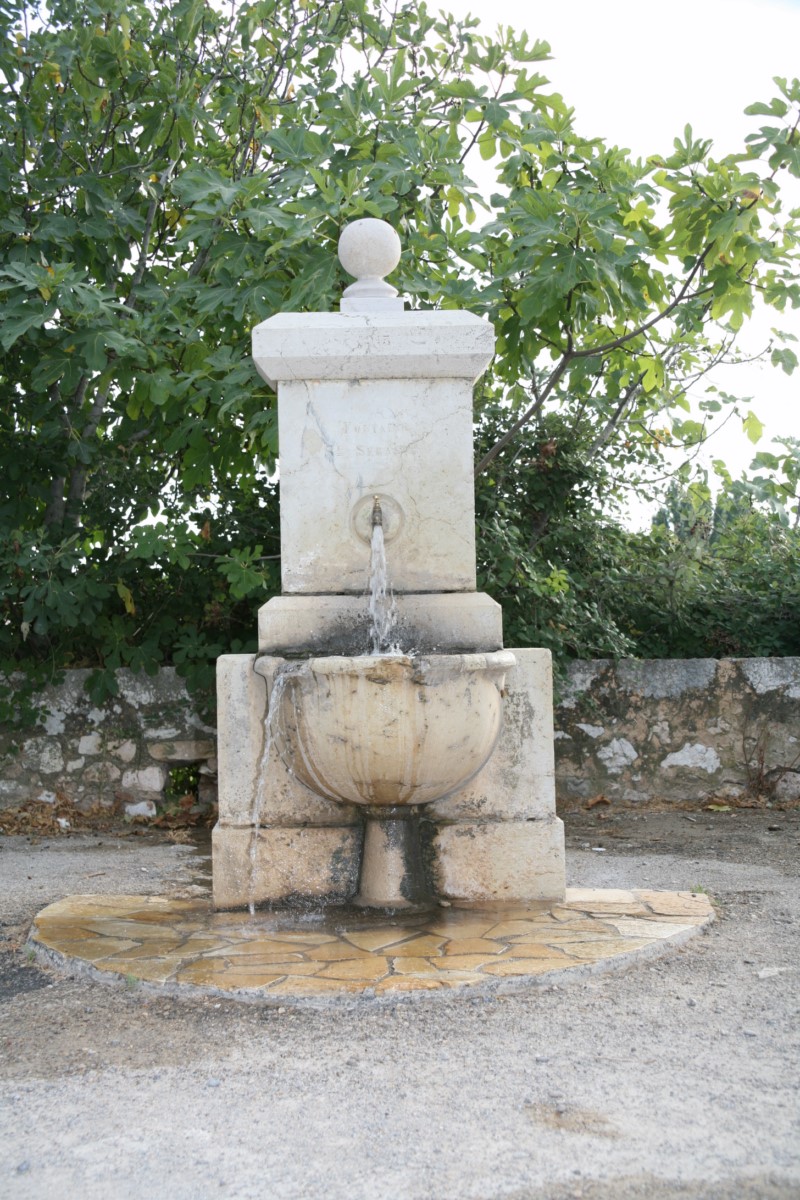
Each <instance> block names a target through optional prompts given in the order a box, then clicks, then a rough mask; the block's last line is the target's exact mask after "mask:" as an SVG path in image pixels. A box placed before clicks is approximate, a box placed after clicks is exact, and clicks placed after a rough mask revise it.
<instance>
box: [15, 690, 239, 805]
mask: <svg viewBox="0 0 800 1200" xmlns="http://www.w3.org/2000/svg"><path fill="white" fill-rule="evenodd" d="M88 675H89V671H77V670H75V671H65V672H64V675H63V682H61V683H59V684H52V685H50V686H48V687H46V688H45V689H44V691H43V692H42V695H41V697H40V705H41V710H42V714H43V721H42V722H41V723H40V724H39V725H37V726H36V727H34V728H32V729H26V730H23V731H21V732H20V731H16V730H15V731H11V730H9V729H7V728H2V727H0V808H11V807H16V806H17V805H19V804H21V803H24V802H25V801H28V800H43V801H46V802H49V803H55V802H56V801H57V800H58V801H62V800H66V801H69V802H71V803H73V804H75V805H76V806H77V807H79V808H84V809H86V808H90V807H93V806H94V805H97V804H104V805H108V806H109V807H111V806H114V805H116V806H117V807H118V808H120V809H123V808H124V809H125V810H126V811H127V812H128V813H129V814H130V815H134V816H136V815H141V816H148V815H150V816H153V815H155V804H156V803H157V802H158V800H159V799H161V797H162V796H163V794H164V789H165V787H166V786H167V783H168V777H169V772H170V770H171V769H172V768H173V767H176V766H183V765H187V764H190V763H199V764H200V769H201V771H202V772H204V773H205V774H206V776H207V777H208V778H209V780H211V779H213V777H214V774H215V769H216V768H215V763H214V755H215V752H216V746H215V737H216V732H215V730H214V729H213V728H212V727H211V726H209V725H206V724H204V722H203V721H202V720H201V719H200V717H199V716H198V715H197V713H196V712H195V711H194V706H193V705H192V703H191V701H190V699H189V696H188V694H187V692H186V688H185V686H184V683H183V680H182V679H181V678H180V677H179V676H178V675H177V674H176V673H175V670H174V668H170V667H167V668H164V669H162V670H160V671H159V672H158V673H157V674H156V675H152V676H149V675H139V674H134V672H132V671H128V670H119V671H117V672H116V680H117V685H118V694H117V695H116V696H114V697H113V698H111V699H109V700H107V701H105V702H104V703H103V704H99V705H97V704H94V703H93V701H92V700H91V699H90V697H89V695H88V693H87V692H86V690H85V687H84V684H85V681H86V678H87V677H88Z"/></svg>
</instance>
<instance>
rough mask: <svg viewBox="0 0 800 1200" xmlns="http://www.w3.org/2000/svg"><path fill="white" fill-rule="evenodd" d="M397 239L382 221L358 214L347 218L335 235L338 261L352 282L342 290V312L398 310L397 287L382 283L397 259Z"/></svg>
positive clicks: (396, 262) (400, 303) (398, 256)
mask: <svg viewBox="0 0 800 1200" xmlns="http://www.w3.org/2000/svg"><path fill="white" fill-rule="evenodd" d="M400 252H401V245H400V238H399V237H398V236H397V233H396V232H395V230H394V229H392V227H391V225H389V224H387V222H386V221H379V220H377V218H375V217H362V218H361V220H359V221H351V222H350V224H349V225H346V226H345V228H344V229H343V230H342V234H341V237H340V238H339V262H340V263H341V264H342V266H343V267H344V269H345V271H347V273H348V275H354V276H355V279H356V282H355V283H352V284H351V285H350V287H349V288H347V289H346V290H345V293H344V296H343V298H342V304H341V310H342V312H370V311H374V310H376V309H379V310H380V309H383V310H386V309H391V310H397V309H400V310H402V308H403V301H402V300H398V299H397V298H396V297H397V288H394V287H392V285H391V284H390V283H385V282H384V276H385V275H389V274H390V273H391V272H392V271H393V270H394V269H395V267H396V266H397V264H398V263H399V261H400Z"/></svg>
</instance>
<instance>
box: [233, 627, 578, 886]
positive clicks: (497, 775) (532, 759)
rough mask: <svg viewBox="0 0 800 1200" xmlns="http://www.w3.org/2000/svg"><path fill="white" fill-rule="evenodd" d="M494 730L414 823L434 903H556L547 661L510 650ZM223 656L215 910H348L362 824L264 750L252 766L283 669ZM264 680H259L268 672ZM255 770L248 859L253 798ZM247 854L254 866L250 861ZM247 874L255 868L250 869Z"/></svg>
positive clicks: (558, 858) (559, 876) (545, 656)
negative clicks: (473, 760) (470, 767)
mask: <svg viewBox="0 0 800 1200" xmlns="http://www.w3.org/2000/svg"><path fill="white" fill-rule="evenodd" d="M512 652H513V654H514V656H515V658H516V665H515V666H514V667H513V668H512V669H511V670H509V672H508V674H507V676H506V685H505V690H506V695H505V699H504V703H503V728H502V731H501V734H500V740H499V742H498V744H497V747H496V749H495V750H494V753H493V754H492V756H491V758H490V759H489V761H488V762H487V763H486V765H485V767H483V769H482V770H481V771H479V772H478V774H477V775H475V776H474V778H472V779H471V780H470V781H469V782H468V783H467V784H465V785H464V786H463V787H461V788H460V789H459V790H458V791H457V792H455V793H453V794H452V795H450V796H448V797H446V798H444V799H442V800H438V801H436V802H435V803H432V804H428V805H426V806H425V808H424V809H423V810H422V818H421V821H420V827H421V835H422V845H423V855H424V860H425V864H426V868H427V870H428V872H429V877H430V882H431V887H432V891H433V894H434V895H435V896H437V897H440V898H442V899H447V900H454V901H465V902H471V903H480V902H489V903H494V902H498V901H502V902H510V901H545V900H552V901H557V900H560V899H561V898H563V895H564V886H565V881H564V835H563V826H562V823H561V821H560V820H559V819H558V818H557V817H556V815H555V768H554V761H553V740H552V737H553V735H552V728H553V725H552V700H551V697H552V675H551V660H550V654H549V652H548V651H546V650H531V649H513V650H512ZM255 660H256V656H255V655H247V654H243V655H224V656H223V657H222V658H220V659H219V664H218V675H217V684H218V687H217V695H218V728H219V749H218V754H219V823H218V825H217V827H216V829H215V830H214V839H213V858H214V869H213V874H214V903H215V905H216V907H217V908H220V909H233V908H244V907H246V906H247V905H248V904H249V903H250V901H251V899H252V901H253V902H254V903H256V904H260V905H268V904H274V903H285V902H286V901H287V900H289V899H292V900H298V901H302V900H303V899H304V898H307V899H309V900H315V901H325V902H326V903H336V902H340V901H341V900H343V899H348V900H352V899H353V897H354V896H355V893H356V890H357V883H358V873H359V863H360V859H361V853H362V843H363V837H364V832H363V831H364V824H363V821H364V814H363V812H361V811H359V809H358V808H357V807H356V806H355V805H348V804H340V803H334V802H333V801H331V800H327V799H325V798H324V797H322V796H317V795H315V794H314V793H313V792H311V791H309V789H308V788H306V787H305V786H304V785H303V784H301V783H299V782H298V780H297V779H295V778H294V776H293V775H292V774H291V772H290V771H288V770H287V768H286V766H285V765H284V763H283V761H282V760H281V758H280V756H279V755H278V753H277V751H276V750H275V749H274V748H273V750H272V751H271V753H270V756H269V759H268V762H267V763H266V764H263V763H262V762H261V756H262V744H263V723H264V714H265V712H266V711H267V704H268V699H269V691H270V689H271V686H272V680H273V679H274V675H275V672H276V671H277V670H278V668H279V667H280V666H281V665H282V664H283V662H284V661H285V660H283V659H280V658H274V659H271V660H268V661H267V662H265V659H264V657H263V656H261V658H260V661H259V670H260V671H265V673H266V678H265V677H264V674H261V673H259V674H257V673H256V672H255V671H254V666H255ZM265 669H266V670H265ZM260 770H263V772H264V780H263V782H262V800H263V803H262V805H261V815H260V821H259V830H258V835H257V838H256V839H255V848H253V842H254V837H253V825H252V812H253V797H254V795H255V790H256V787H257V786H258V776H259V771H260ZM251 854H252V859H251ZM251 864H252V865H251Z"/></svg>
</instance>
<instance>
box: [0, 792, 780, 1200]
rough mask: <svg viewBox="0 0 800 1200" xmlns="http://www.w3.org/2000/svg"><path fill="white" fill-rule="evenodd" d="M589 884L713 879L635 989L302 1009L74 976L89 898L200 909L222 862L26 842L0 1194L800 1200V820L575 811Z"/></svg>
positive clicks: (81, 842) (3, 848)
mask: <svg viewBox="0 0 800 1200" xmlns="http://www.w3.org/2000/svg"><path fill="white" fill-rule="evenodd" d="M567 831H568V847H569V849H568V870H569V876H570V880H569V881H570V883H572V884H581V885H585V886H591V887H637V886H638V887H654V888H665V889H690V888H691V889H697V888H701V887H702V888H705V889H706V890H707V891H708V892H709V893H711V895H712V897H713V898H714V900H715V902H716V904H717V906H718V913H719V920H718V921H717V922H716V923H715V924H714V925H713V926H712V927H711V928H710V930H709V931H708V932H707V933H705V934H704V935H700V936H698V937H697V938H695V939H694V940H692V941H691V942H689V943H688V944H687V945H686V946H685V947H683V948H682V949H679V950H674V951H673V952H672V953H671V954H669V955H668V956H667V957H665V958H663V959H659V960H657V961H655V962H643V963H640V964H638V965H636V966H633V967H632V968H630V969H628V970H627V971H626V972H624V973H622V974H613V975H607V976H601V977H594V978H591V979H588V980H584V981H583V982H576V983H575V984H570V985H562V986H560V987H558V988H556V987H552V988H545V989H542V988H538V989H536V990H535V991H531V992H530V993H529V994H521V995H510V996H504V997H497V998H495V999H492V1000H491V1001H484V1000H464V999H461V1000H459V999H458V998H457V997H455V998H454V997H449V998H441V997H436V998H435V999H433V998H431V999H428V1000H426V999H422V1000H417V1001H416V1002H415V1003H413V1004H408V1003H397V1004H395V1005H392V1006H383V1007H380V1006H376V1005H370V1004H365V1005H363V1006H359V1007H358V1008H357V1009H355V1010H350V1011H342V1010H341V1009H340V1010H331V1011H325V1010H323V1011H309V1010H304V1011H289V1010H287V1011H285V1012H282V1011H281V1010H280V1009H278V1010H275V1009H274V1008H267V1007H266V1006H262V1005H259V1004H237V1003H236V1002H233V1001H228V1000H216V999H204V1000H193V1001H188V1000H183V999H168V998H166V997H163V998H162V997H158V996H155V997H154V996H153V995H152V994H149V993H146V992H145V991H144V990H142V989H139V988H136V987H132V988H127V987H111V986H108V985H104V984H100V983H96V982H93V981H92V980H90V979H79V980H71V979H64V978H59V977H58V976H56V975H54V974H48V973H47V972H44V971H42V970H40V969H39V968H38V967H36V966H34V965H32V964H31V963H29V962H28V961H27V959H26V955H25V953H24V950H21V949H20V948H19V947H21V946H22V943H23V941H24V937H25V935H26V934H27V929H28V926H29V925H30V922H31V919H32V918H33V916H34V914H35V912H36V911H37V910H38V909H39V908H42V907H43V906H44V905H45V904H47V903H50V902H51V901H53V900H55V899H58V898H59V897H61V896H64V895H67V894H76V893H80V892H120V893H122V892H124V893H131V892H137V893H145V894H162V895H163V894H169V895H190V894H196V890H197V889H198V888H204V887H205V886H206V885H207V872H208V863H207V859H206V858H205V857H204V850H203V848H202V847H201V848H200V849H199V850H196V849H195V848H193V847H190V846H183V845H178V846H176V845H170V844H168V843H165V842H163V841H158V840H155V839H153V838H149V837H140V838H135V837H127V838H115V837H112V836H108V835H103V836H98V837H89V836H82V837H69V838H64V839H58V840H56V839H50V840H46V839H44V840H41V841H39V842H38V843H37V842H32V841H29V840H27V839H25V838H21V837H17V838H6V839H0V923H1V924H2V928H0V937H4V938H5V942H4V943H1V944H0V1098H1V1100H2V1104H1V1106H0V1196H4V1197H5V1196H8V1197H14V1198H16V1197H20V1198H23V1197H24V1198H27V1197H31V1198H37V1200H38V1198H42V1197H58V1198H59V1200H62V1198H65V1197H66V1198H71V1197H76V1198H77V1197H80V1198H81V1200H84V1198H85V1200H95V1198H97V1200H117V1198H127V1197H131V1198H133V1197H136V1200H150V1198H154V1200H156V1198H157V1200H160V1198H161V1197H164V1198H168V1200H205V1198H206V1197H226V1198H227V1197H232V1198H236V1200H239V1198H242V1200H245V1198H250V1197H252V1198H253V1200H265V1198H268V1200H293V1198H295V1197H296V1198H305V1197H311V1198H316V1197H325V1198H326V1200H328V1198H330V1200H338V1198H339V1197H341V1198H342V1200H345V1198H346V1200H383V1198H384V1197H398V1198H400V1200H500V1198H501V1197H503V1198H507V1200H572V1198H575V1200H577V1198H582V1200H628V1198H633V1197H646V1198H647V1200H667V1198H669V1200H678V1198H680V1200H684V1198H685V1200H757V1198H758V1200H761V1198H763V1200H773V1198H775V1200H778V1198H780V1200H784V1198H789V1197H793V1198H797V1197H800V1090H799V1089H800V1077H799V1075H798V1069H797V1068H798V1060H799V1059H800V1055H798V1046H799V1045H800V1022H798V1012H799V1011H800V990H799V989H798V982H800V955H799V954H798V932H799V931H800V889H798V886H797V873H798V870H797V868H798V861H799V860H800V854H798V844H799V843H800V814H798V813H796V812H795V813H774V812H773V813H762V812H733V813H696V814H694V815H692V816H690V815H688V814H681V813H675V814H650V815H647V816H643V815H640V814H622V815H620V816H617V817H609V818H607V819H606V820H604V821H600V820H598V819H597V817H595V816H594V815H593V814H582V815H574V816H570V817H568V818H567Z"/></svg>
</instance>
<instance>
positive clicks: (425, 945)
mask: <svg viewBox="0 0 800 1200" xmlns="http://www.w3.org/2000/svg"><path fill="white" fill-rule="evenodd" d="M444 940H445V939H444V938H443V937H431V936H429V935H427V936H426V935H423V936H422V937H415V938H412V939H411V941H409V942H401V943H400V945H399V946H392V949H391V953H392V955H393V956H394V957H395V958H427V957H428V956H429V955H435V954H440V953H441V949H442V945H443V944H444ZM387 953H388V951H387Z"/></svg>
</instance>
